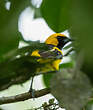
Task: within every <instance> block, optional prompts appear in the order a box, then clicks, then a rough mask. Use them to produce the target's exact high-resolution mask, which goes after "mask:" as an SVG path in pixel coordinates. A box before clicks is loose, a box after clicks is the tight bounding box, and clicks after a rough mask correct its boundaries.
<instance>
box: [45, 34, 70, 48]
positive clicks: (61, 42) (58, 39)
mask: <svg viewBox="0 0 93 110" xmlns="http://www.w3.org/2000/svg"><path fill="white" fill-rule="evenodd" d="M70 41H71V39H70V38H68V37H66V36H65V35H64V34H60V33H56V34H52V35H51V36H49V37H48V38H47V39H46V41H45V43H46V44H48V45H52V46H56V47H58V48H59V49H62V48H63V47H64V46H65V44H67V43H68V42H70Z"/></svg>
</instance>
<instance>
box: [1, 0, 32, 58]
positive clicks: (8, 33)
mask: <svg viewBox="0 0 93 110" xmlns="http://www.w3.org/2000/svg"><path fill="white" fill-rule="evenodd" d="M9 2H10V10H7V9H6V8H5V5H6V3H7V1H5V0H0V57H1V56H2V55H3V54H5V53H7V52H8V51H10V50H12V49H15V48H17V47H18V44H19V39H20V38H21V34H20V33H19V32H18V18H19V15H20V13H21V12H22V11H23V9H24V8H25V7H27V6H28V5H29V3H30V2H28V0H26V1H25V0H20V1H19V0H10V1H9Z"/></svg>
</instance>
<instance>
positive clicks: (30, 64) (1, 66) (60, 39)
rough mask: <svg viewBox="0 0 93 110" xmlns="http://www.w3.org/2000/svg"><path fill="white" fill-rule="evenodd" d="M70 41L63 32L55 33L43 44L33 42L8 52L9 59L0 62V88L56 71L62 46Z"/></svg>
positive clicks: (61, 56) (60, 58)
mask: <svg viewBox="0 0 93 110" xmlns="http://www.w3.org/2000/svg"><path fill="white" fill-rule="evenodd" d="M70 41H71V39H70V38H68V37H66V36H65V35H64V34H60V33H55V34H53V35H51V36H49V37H48V38H47V39H46V41H45V43H44V44H41V43H38V44H37V43H34V44H31V45H30V46H27V47H23V48H21V49H19V50H17V51H16V52H14V53H13V52H12V54H11V53H10V54H9V55H10V56H9V59H10V60H6V61H4V62H3V63H0V82H1V83H0V90H4V89H6V88H8V87H10V86H11V85H13V84H21V83H23V82H25V81H27V80H28V79H29V78H30V77H33V76H35V75H38V74H41V73H46V72H51V71H58V70H59V64H60V62H61V60H62V58H63V54H62V48H63V47H64V46H65V44H67V43H68V42H70ZM11 56H12V57H11ZM2 73H3V74H2ZM30 89H32V84H31V88H30Z"/></svg>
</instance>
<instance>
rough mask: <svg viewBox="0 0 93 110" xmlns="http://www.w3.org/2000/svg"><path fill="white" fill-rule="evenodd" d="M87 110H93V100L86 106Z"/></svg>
mask: <svg viewBox="0 0 93 110" xmlns="http://www.w3.org/2000/svg"><path fill="white" fill-rule="evenodd" d="M85 110H93V100H90V101H89V102H88V103H87V105H86V106H85Z"/></svg>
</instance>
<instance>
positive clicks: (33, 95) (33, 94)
mask: <svg viewBox="0 0 93 110" xmlns="http://www.w3.org/2000/svg"><path fill="white" fill-rule="evenodd" d="M33 80H34V77H32V80H31V84H30V89H29V92H30V93H31V95H32V97H33V98H35V90H34V89H33Z"/></svg>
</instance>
